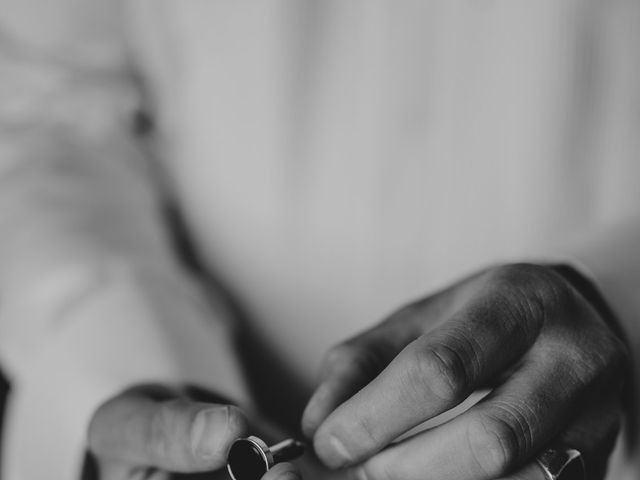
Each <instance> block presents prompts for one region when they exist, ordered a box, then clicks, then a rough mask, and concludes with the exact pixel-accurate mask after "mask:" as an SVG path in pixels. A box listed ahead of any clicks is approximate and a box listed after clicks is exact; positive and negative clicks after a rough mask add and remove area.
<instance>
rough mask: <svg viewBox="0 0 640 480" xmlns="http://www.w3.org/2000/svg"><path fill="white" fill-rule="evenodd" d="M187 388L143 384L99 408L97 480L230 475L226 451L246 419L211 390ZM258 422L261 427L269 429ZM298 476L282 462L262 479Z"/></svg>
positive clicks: (94, 432)
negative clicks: (178, 388)
mask: <svg viewBox="0 0 640 480" xmlns="http://www.w3.org/2000/svg"><path fill="white" fill-rule="evenodd" d="M187 390H188V391H187V392H178V391H176V390H171V389H169V388H166V387H162V386H140V387H136V388H132V389H130V390H127V391H125V392H123V393H121V394H120V395H117V396H115V397H113V398H112V399H110V400H108V401H107V402H105V403H104V404H103V405H102V406H101V407H100V408H99V409H98V410H97V412H96V413H95V414H94V416H93V419H92V421H91V424H90V426H89V435H88V442H89V450H90V452H91V453H92V454H93V456H94V458H95V459H96V462H97V469H98V480H167V479H169V478H171V479H173V478H175V479H177V478H180V479H185V480H187V479H193V480H196V479H202V480H204V479H205V478H206V479H207V480H215V479H216V478H217V479H220V480H222V479H224V480H228V479H229V476H228V474H227V471H226V468H225V466H226V461H227V453H228V451H229V447H230V446H231V443H232V442H233V441H234V440H236V439H237V438H238V437H241V436H244V435H245V434H246V433H247V429H248V426H247V425H248V423H249V422H248V420H247V417H246V416H245V414H243V412H242V411H241V410H240V409H239V408H237V407H235V406H231V405H228V404H225V403H223V402H222V401H221V399H218V398H217V397H216V396H214V395H212V394H211V393H209V392H205V391H204V390H201V389H198V388H189V389H187ZM194 398H197V399H198V400H206V402H202V401H195V400H193V399H194ZM212 400H213V401H214V402H215V401H216V400H217V401H218V403H213V402H212ZM252 423H255V422H252ZM258 423H260V425H259V426H257V427H256V428H258V429H259V430H265V429H268V428H269V427H270V426H268V425H267V423H265V422H258ZM199 473H201V475H198V474H199ZM299 478H300V473H299V470H298V469H297V468H296V467H295V466H294V465H293V464H291V463H280V464H278V465H276V466H274V467H273V468H272V469H271V470H269V471H268V472H267V473H266V474H265V475H264V476H263V478H262V480H298V479H299ZM92 480H93V479H92Z"/></svg>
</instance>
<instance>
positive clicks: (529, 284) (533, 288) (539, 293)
mask: <svg viewBox="0 0 640 480" xmlns="http://www.w3.org/2000/svg"><path fill="white" fill-rule="evenodd" d="M494 279H495V282H496V284H497V286H498V287H499V290H500V291H501V292H502V294H503V295H504V297H505V300H506V302H507V303H508V304H510V306H511V308H514V309H516V311H515V312H514V313H515V314H517V315H518V316H520V317H521V318H531V319H539V320H541V321H544V320H546V319H548V318H549V313H550V311H551V310H552V309H557V308H566V306H567V305H573V304H574V303H575V301H574V294H573V292H572V290H571V288H570V287H569V285H568V284H567V283H566V282H565V281H564V280H563V279H562V277H560V276H559V275H558V274H556V273H555V272H553V271H551V270H550V269H549V268H547V267H544V266H541V265H534V264H526V263H520V264H512V265H506V266H503V267H499V268H498V269H497V271H496V274H495V277H494Z"/></svg>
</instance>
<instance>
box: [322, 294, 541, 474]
mask: <svg viewBox="0 0 640 480" xmlns="http://www.w3.org/2000/svg"><path fill="white" fill-rule="evenodd" d="M513 305H516V306H517V305H518V303H517V300H514V299H513V298H511V297H506V296H505V294H504V293H503V291H501V290H500V289H499V288H498V287H497V286H491V285H490V286H488V287H487V289H486V291H481V292H479V293H478V295H477V296H476V298H475V299H474V300H472V301H469V302H468V303H467V305H466V306H465V307H464V308H462V309H461V310H459V311H458V312H457V313H455V315H454V316H453V317H452V318H451V319H449V320H448V321H447V322H446V323H444V324H443V325H442V326H440V327H439V328H437V329H435V330H433V331H432V332H430V333H428V334H426V335H423V336H421V337H419V338H418V339H417V340H415V341H413V342H411V343H410V344H409V345H408V346H407V347H406V348H405V349H404V350H402V352H400V353H399V354H398V355H397V357H396V358H395V359H394V360H393V361H392V362H391V363H390V364H389V365H388V366H387V368H386V369H384V371H383V372H382V373H381V374H380V375H378V376H377V377H376V378H375V379H374V380H373V381H371V382H370V383H369V384H367V385H366V386H365V387H364V388H362V389H360V390H359V391H358V392H357V393H356V394H355V395H354V396H353V397H351V398H350V399H348V400H347V401H346V402H344V403H343V404H342V405H340V406H339V407H338V408H337V409H336V410H335V411H334V412H333V413H331V415H329V417H328V418H327V419H326V420H325V421H324V423H323V424H322V425H321V426H320V427H319V428H318V430H317V432H316V435H315V439H314V446H315V449H316V453H317V454H318V456H319V457H320V458H321V459H322V460H323V461H324V462H325V463H326V464H327V465H328V466H330V467H333V468H336V467H341V466H345V465H349V464H354V463H357V462H359V461H361V460H363V459H366V458H368V457H369V456H371V455H373V454H374V453H375V452H377V451H379V450H380V449H382V448H383V447H385V446H386V445H388V444H389V443H390V442H391V441H393V440H394V439H396V438H397V437H398V436H400V435H401V434H403V433H405V432H407V431H408V430H410V429H411V428H413V427H415V426H417V425H419V424H420V423H422V422H423V421H425V420H428V419H430V418H433V417H434V416H436V415H439V414H440V413H442V412H444V411H446V410H449V409H450V408H452V407H454V406H456V405H458V404H459V403H461V402H462V401H463V400H465V399H466V398H467V397H468V396H469V395H470V394H471V393H472V392H473V391H474V390H476V389H478V388H480V387H482V386H484V385H486V384H487V383H488V382H489V381H490V380H491V379H492V378H493V377H495V376H497V375H498V373H500V372H502V371H503V370H505V369H507V368H508V367H510V366H511V365H512V364H513V363H514V362H515V361H516V360H518V359H519V358H520V357H521V356H522V355H523V354H524V353H525V352H526V351H527V350H528V349H529V348H530V346H531V345H532V344H533V343H534V341H535V339H536V337H537V335H538V333H539V331H540V328H541V325H542V323H543V315H542V314H538V313H529V312H531V310H527V311H526V312H527V314H529V316H528V317H526V318H523V317H525V315H526V314H525V313H522V312H523V311H522V310H521V309H518V308H515V307H513ZM421 314H422V312H421V311H415V312H414V315H416V316H420V315H421Z"/></svg>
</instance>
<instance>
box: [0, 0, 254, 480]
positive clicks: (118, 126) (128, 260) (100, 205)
mask: <svg viewBox="0 0 640 480" xmlns="http://www.w3.org/2000/svg"><path fill="white" fill-rule="evenodd" d="M117 4H118V2H102V1H101V0H91V1H89V2H87V1H85V0H83V1H79V0H56V1H54V2H51V1H39V0H0V13H1V15H0V19H1V20H0V232H1V234H0V363H1V365H2V368H3V369H4V370H5V373H6V374H7V376H8V377H9V379H10V382H11V386H12V389H11V394H10V399H9V404H8V411H7V412H6V420H5V422H6V423H5V435H4V439H3V442H2V443H3V450H4V451H3V462H2V469H3V472H2V474H3V478H11V479H15V480H21V479H26V480H30V479H34V478H78V474H79V469H80V463H81V458H82V454H83V451H84V445H85V435H86V427H87V424H88V421H89V419H90V416H91V414H92V412H93V411H94V410H95V408H96V407H97V406H98V405H99V404H100V403H101V402H103V401H105V400H106V399H107V398H108V397H110V396H112V395H114V394H116V393H118V392H119V391H120V390H122V389H123V388H125V387H127V386H129V385H131V384H135V383H150V382H171V383H182V382H189V383H198V384H200V385H202V386H204V387H208V388H212V389H215V390H218V391H220V392H223V393H224V394H225V395H227V396H230V397H235V398H238V399H240V400H243V399H244V398H246V396H245V394H244V391H245V390H244V386H243V383H242V381H241V376H240V374H239V370H238V368H237V366H236V362H235V359H234V356H233V352H232V350H231V348H230V346H229V345H230V342H229V338H230V335H231V324H230V323H229V322H228V321H225V319H226V318H227V315H226V313H225V311H224V310H223V309H222V308H218V307H216V305H217V303H216V302H214V301H212V299H211V298H210V296H209V294H208V293H207V295H205V294H204V292H203V291H201V290H200V286H199V285H198V284H197V282H195V281H194V279H193V278H191V277H190V276H189V274H188V273H187V272H185V270H184V269H183V268H182V267H181V265H180V263H179V262H178V261H177V260H175V259H174V258H173V256H172V248H171V245H170V242H169V239H168V237H167V234H166V231H165V230H164V224H163V221H162V215H161V210H160V208H159V201H158V195H157V192H156V190H155V189H154V186H153V182H152V181H151V176H150V175H149V172H148V171H147V159H146V155H145V151H144V148H143V147H142V145H141V142H140V141H139V139H138V138H137V136H136V135H135V133H134V129H133V128H132V120H133V118H134V117H135V115H136V112H138V111H139V110H140V109H141V103H142V101H141V98H142V95H141V93H140V89H139V86H138V84H137V83H136V81H135V80H134V79H135V76H134V75H133V74H131V71H130V67H129V64H128V60H127V55H126V46H124V45H122V44H121V43H120V42H122V41H123V40H122V39H123V38H125V35H124V34H123V32H121V31H119V30H118V29H119V28H120V24H121V23H122V22H119V21H118V20H119V19H118V18H117V17H116V15H117V10H118V9H117V8H116V5H117ZM105 5H109V6H108V7H105ZM213 320H218V321H213Z"/></svg>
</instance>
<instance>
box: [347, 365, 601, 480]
mask: <svg viewBox="0 0 640 480" xmlns="http://www.w3.org/2000/svg"><path fill="white" fill-rule="evenodd" d="M540 353H541V352H540ZM547 355H548V353H547ZM570 356H571V354H567V356H566V357H565V360H566V359H567V358H569V357H570ZM555 358H556V360H557V357H555ZM527 360H528V361H527V362H525V363H524V364H523V366H522V368H521V369H520V370H519V371H517V372H516V374H515V375H514V376H513V377H512V378H510V379H509V380H508V381H507V383H505V384H504V385H503V386H501V387H499V388H498V389H496V390H495V391H494V392H492V394H491V395H489V396H488V397H487V398H486V399H484V400H483V401H481V402H480V403H479V404H477V405H476V406H474V407H473V408H471V409H470V410H468V411H467V412H465V413H463V414H461V415H460V416H458V417H456V418H455V419H453V420H451V421H450V422H448V423H446V424H444V425H442V426H440V427H437V428H435V429H432V430H429V431H426V432H423V433H420V434H418V435H416V436H414V437H412V438H410V439H408V440H406V441H404V442H401V443H398V444H396V445H394V446H392V447H390V448H388V449H386V450H384V451H383V452H381V453H379V454H378V455H376V456H374V457H373V458H371V459H370V460H368V461H367V462H365V463H364V464H363V465H362V466H361V467H360V469H359V470H358V473H359V475H360V476H361V477H362V478H367V479H368V480H383V479H384V480H386V479H389V478H390V477H391V478H402V479H405V480H414V479H415V480H418V479H420V480H425V471H428V472H429V475H428V476H427V477H426V478H427V479H431V478H433V479H439V478H456V479H459V480H485V479H486V480H489V479H495V478H500V477H502V476H505V475H507V474H509V473H510V472H512V471H513V470H514V469H515V468H517V467H520V466H522V465H523V464H526V463H527V462H530V461H531V459H532V458H533V457H534V456H535V455H536V454H538V453H539V452H540V451H542V450H543V449H544V448H546V447H547V446H548V445H552V444H553V443H554V442H555V441H556V439H557V438H558V434H559V433H560V432H562V431H565V429H566V428H567V427H568V425H569V424H570V423H571V422H573V421H576V420H575V415H576V412H578V411H579V407H580V406H581V403H580V401H581V399H582V398H589V396H590V395H591V394H593V393H594V392H593V391H590V390H589V389H586V388H585V387H584V385H585V384H593V383H594V382H591V381H589V382H587V383H582V382H576V381H575V372H574V369H573V368H571V367H570V366H568V364H567V363H563V361H562V360H563V359H562V358H561V359H560V361H559V362H558V361H554V360H550V359H549V360H547V361H546V362H542V361H541V360H540V359H539V358H536V359H533V360H532V359H527ZM599 393H600V395H598V396H597V397H595V398H597V399H598V400H601V399H602V398H603V397H602V395H603V393H602V392H599ZM590 421H593V422H601V423H600V425H604V426H606V425H607V422H608V421H609V420H608V419H607V416H606V415H601V416H600V417H594V418H591V419H590ZM604 426H603V428H602V431H605V430H606V428H604ZM584 428H586V429H588V431H589V436H590V437H592V438H593V439H599V438H600V434H599V432H600V430H598V429H595V428H593V425H591V426H586V427H584ZM591 441H593V440H587V439H584V440H582V443H581V446H580V445H576V447H577V448H579V449H583V450H586V443H587V442H591ZM574 445H575V443H574ZM391 472H393V473H392V474H391Z"/></svg>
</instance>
